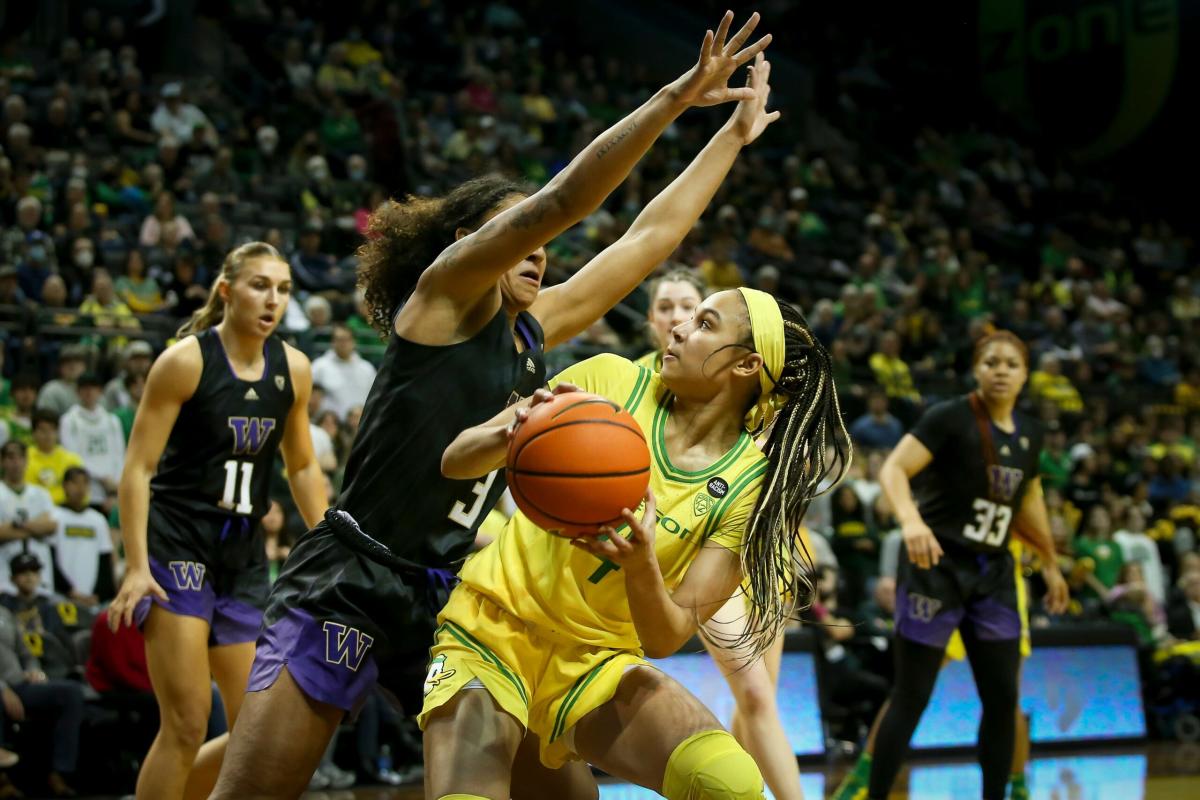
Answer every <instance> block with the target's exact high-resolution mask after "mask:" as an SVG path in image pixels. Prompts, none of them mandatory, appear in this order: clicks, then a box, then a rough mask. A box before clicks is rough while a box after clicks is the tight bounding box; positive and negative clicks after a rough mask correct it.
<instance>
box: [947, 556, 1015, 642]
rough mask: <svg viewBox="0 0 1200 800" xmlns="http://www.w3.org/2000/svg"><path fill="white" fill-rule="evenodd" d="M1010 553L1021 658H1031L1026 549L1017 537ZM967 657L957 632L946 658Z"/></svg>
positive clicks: (954, 634)
mask: <svg viewBox="0 0 1200 800" xmlns="http://www.w3.org/2000/svg"><path fill="white" fill-rule="evenodd" d="M1008 552H1010V553H1012V557H1013V564H1015V565H1016V566H1015V568H1014V569H1013V574H1015V575H1016V581H1017V612H1018V613H1020V615H1021V658H1029V654H1030V653H1032V652H1033V644H1032V643H1031V642H1030V641H1029V587H1027V586H1026V585H1025V576H1024V575H1023V574H1022V572H1021V557H1022V556H1023V555H1024V553H1025V548H1024V547H1023V546H1022V545H1021V540H1020V539H1018V538H1017V537H1016V536H1010V537H1008ZM966 657H967V648H966V647H965V646H964V645H963V640H962V634H960V633H959V632H958V631H955V632H954V633H953V635H951V637H950V641H949V642H947V643H946V658H948V659H950V660H951V661H962V660H963V659H964V658H966Z"/></svg>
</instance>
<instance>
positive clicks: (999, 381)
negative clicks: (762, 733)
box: [868, 331, 1067, 800]
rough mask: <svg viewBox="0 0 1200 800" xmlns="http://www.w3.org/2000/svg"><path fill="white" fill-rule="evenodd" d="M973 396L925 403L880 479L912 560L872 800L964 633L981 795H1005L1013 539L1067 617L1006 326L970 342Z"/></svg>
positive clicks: (905, 574)
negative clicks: (975, 708) (975, 700)
mask: <svg viewBox="0 0 1200 800" xmlns="http://www.w3.org/2000/svg"><path fill="white" fill-rule="evenodd" d="M974 368H975V378H976V380H977V381H978V383H979V388H978V390H977V391H975V392H972V393H971V394H969V395H967V396H965V397H959V398H956V399H953V400H948V401H946V402H944V403H940V404H938V405H936V406H934V407H932V408H930V409H929V410H928V411H927V412H925V414H924V415H923V416H922V417H921V419H920V420H918V422H917V424H916V426H915V427H914V428H913V430H912V431H911V432H910V433H909V434H907V435H906V436H905V437H904V438H903V439H902V440H901V441H900V444H899V445H897V446H896V449H895V450H894V451H892V454H891V455H890V456H888V459H887V461H886V462H885V463H884V465H883V469H882V470H881V471H880V475H879V480H880V484H881V485H882V487H883V491H884V493H885V494H886V495H887V498H888V501H889V502H891V504H892V507H893V508H895V509H896V517H897V519H898V520H899V521H900V525H901V529H902V532H903V535H904V547H905V550H906V551H907V553H908V558H907V560H905V559H902V560H901V563H900V574H899V575H898V577H897V586H896V642H895V648H896V677H895V683H894V685H893V687H892V694H891V696H890V697H889V698H888V708H887V711H886V712H884V715H883V719H882V720H881V722H880V725H879V732H878V733H877V735H876V738H875V755H874V759H873V761H872V762H871V780H870V787H869V790H868V797H870V798H878V799H879V800H883V798H886V797H887V796H888V792H889V791H890V790H891V786H892V782H893V781H894V780H895V778H896V774H897V772H899V770H900V765H901V762H902V761H903V758H904V755H905V753H906V752H907V750H908V743H909V740H910V739H911V738H912V733H913V731H914V730H915V729H916V727H917V723H918V722H919V721H920V719H921V714H922V712H923V711H924V710H925V706H926V704H927V703H928V702H929V696H930V694H931V693H932V692H933V685H934V683H935V681H936V679H937V675H938V669H939V667H940V666H941V662H942V655H943V653H944V652H945V649H946V643H947V641H948V640H949V639H950V635H951V633H952V632H953V631H954V630H955V629H956V628H957V629H958V630H959V631H960V632H961V634H962V638H963V643H964V645H965V646H966V651H967V659H968V660H969V661H970V663H971V670H972V671H973V672H974V674H975V682H976V685H977V686H978V689H979V697H980V700H981V702H982V705H983V719H982V721H981V722H980V726H979V763H980V766H981V767H982V768H983V797H984V800H1001V798H1003V797H1004V792H1005V786H1006V784H1007V782H1008V771H1009V767H1010V765H1011V764H1012V755H1013V741H1014V733H1015V730H1014V729H1015V725H1016V708H1017V690H1018V679H1019V675H1020V659H1021V650H1020V635H1021V619H1020V615H1019V613H1018V611H1017V593H1016V585H1015V580H1014V574H1013V570H1014V568H1015V565H1014V564H1013V558H1012V555H1011V554H1010V553H1009V551H1008V548H1007V545H1008V537H1009V536H1011V535H1013V531H1014V530H1016V529H1017V528H1019V529H1020V530H1021V531H1022V538H1023V539H1025V540H1026V541H1028V543H1029V544H1031V545H1032V546H1033V547H1035V548H1036V549H1037V550H1038V552H1039V553H1040V554H1041V555H1042V563H1043V564H1044V565H1046V566H1045V567H1044V569H1043V575H1044V577H1045V580H1046V585H1047V587H1048V588H1049V593H1048V595H1047V598H1046V604H1047V608H1048V609H1049V610H1050V611H1051V613H1060V612H1061V611H1063V610H1065V607H1066V603H1067V586H1066V582H1065V581H1064V580H1063V577H1062V574H1061V573H1060V572H1059V571H1058V566H1057V560H1056V559H1055V558H1054V545H1053V542H1052V540H1051V537H1050V521H1049V518H1048V516H1047V513H1046V503H1045V501H1044V500H1043V498H1042V486H1041V480H1040V478H1039V477H1038V454H1039V453H1040V452H1041V445H1042V432H1041V429H1040V428H1039V427H1038V425H1037V422H1036V421H1035V420H1033V419H1032V418H1031V417H1028V416H1026V415H1025V414H1022V413H1020V412H1018V411H1016V410H1015V406H1016V402H1017V397H1018V395H1019V394H1020V392H1021V388H1022V387H1023V386H1024V385H1025V380H1026V378H1027V377H1028V374H1029V353H1028V351H1027V350H1026V348H1025V345H1024V344H1023V343H1022V342H1021V340H1020V339H1018V338H1017V337H1016V336H1014V335H1013V334H1011V333H1009V332H1007V331H998V332H996V333H993V334H990V335H988V336H985V337H983V338H982V339H980V340H979V342H978V344H977V345H976V347H975V358H974Z"/></svg>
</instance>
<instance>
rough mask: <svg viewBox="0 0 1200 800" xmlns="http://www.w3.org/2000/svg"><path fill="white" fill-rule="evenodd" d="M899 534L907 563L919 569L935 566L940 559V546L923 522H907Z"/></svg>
mask: <svg viewBox="0 0 1200 800" xmlns="http://www.w3.org/2000/svg"><path fill="white" fill-rule="evenodd" d="M900 533H901V535H902V536H903V537H904V547H905V548H906V549H907V550H908V560H909V561H911V562H912V563H913V564H915V565H916V566H917V567H918V568H919V569H929V568H930V567H934V566H937V563H938V561H939V560H941V557H942V546H941V545H940V544H938V540H937V537H936V536H934V535H933V531H931V530H930V529H929V526H928V525H926V524H925V523H924V521H922V520H916V521H913V522H909V523H907V524H905V525H904V526H903V527H902V528H901V529H900Z"/></svg>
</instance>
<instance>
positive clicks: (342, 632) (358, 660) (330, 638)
mask: <svg viewBox="0 0 1200 800" xmlns="http://www.w3.org/2000/svg"><path fill="white" fill-rule="evenodd" d="M324 630H325V660H326V661H328V662H329V663H330V664H345V665H346V666H347V667H348V668H349V669H350V671H351V672H358V668H359V667H360V666H362V661H363V657H364V656H366V654H367V651H368V650H370V649H371V645H372V644H374V643H375V638H374V637H373V636H368V635H367V634H365V633H363V632H362V631H360V630H359V629H358V628H350V627H347V626H345V625H342V624H341V623H338V622H326V623H325V625H324Z"/></svg>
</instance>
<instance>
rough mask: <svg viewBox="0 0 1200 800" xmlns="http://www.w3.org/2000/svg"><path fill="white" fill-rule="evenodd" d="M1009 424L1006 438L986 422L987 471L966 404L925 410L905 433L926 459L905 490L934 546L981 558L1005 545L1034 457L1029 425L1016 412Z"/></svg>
mask: <svg viewBox="0 0 1200 800" xmlns="http://www.w3.org/2000/svg"><path fill="white" fill-rule="evenodd" d="M1013 421H1014V422H1015V423H1016V428H1015V430H1014V431H1013V432H1012V433H1005V432H1004V431H1002V430H1000V429H999V428H997V427H996V426H995V425H994V424H993V423H992V422H991V420H990V419H989V420H988V421H987V424H988V425H990V426H991V427H990V430H991V438H992V447H993V448H994V451H995V459H996V460H995V463H994V464H991V465H989V464H988V459H987V456H986V454H985V453H986V451H985V447H986V445H985V443H984V441H983V437H982V435H981V432H980V429H979V423H978V421H977V420H976V417H975V414H974V412H973V411H972V409H971V401H970V397H969V396H964V397H956V398H954V399H953V400H947V401H945V402H943V403H939V404H937V405H935V406H933V407H932V408H930V409H929V410H928V411H926V412H925V413H924V414H923V415H922V416H921V419H919V420H918V421H917V424H916V426H915V427H914V428H913V429H912V430H911V431H910V433H911V434H912V435H913V436H915V437H916V438H917V439H919V440H920V441H921V443H922V444H923V445H925V447H927V448H928V449H929V452H931V453H933V461H932V462H931V463H930V464H929V466H928V467H926V468H925V469H924V470H922V471H921V472H920V473H919V474H917V476H916V477H915V478H914V479H913V482H912V487H913V497H914V498H915V499H916V501H917V507H918V509H919V510H920V512H921V518H922V519H924V520H925V524H926V525H928V526H929V527H930V529H931V530H933V532H934V534H935V535H936V536H937V537H938V539H943V540H945V539H953V540H955V541H958V542H961V543H963V544H965V545H967V546H968V547H970V548H972V549H975V550H986V551H995V550H1001V549H1003V548H1004V547H1006V546H1007V545H1008V537H1009V535H1010V530H1011V528H1012V521H1013V518H1014V517H1016V515H1017V512H1018V511H1019V510H1020V508H1021V501H1022V499H1024V497H1025V490H1026V489H1027V488H1028V486H1029V481H1031V480H1032V479H1034V478H1036V477H1037V476H1038V454H1039V453H1040V452H1041V450H1042V431H1041V428H1040V426H1039V425H1038V424H1037V422H1036V421H1035V420H1034V419H1033V418H1031V417H1028V416H1026V415H1024V414H1021V413H1018V412H1016V411H1014V412H1013Z"/></svg>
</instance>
